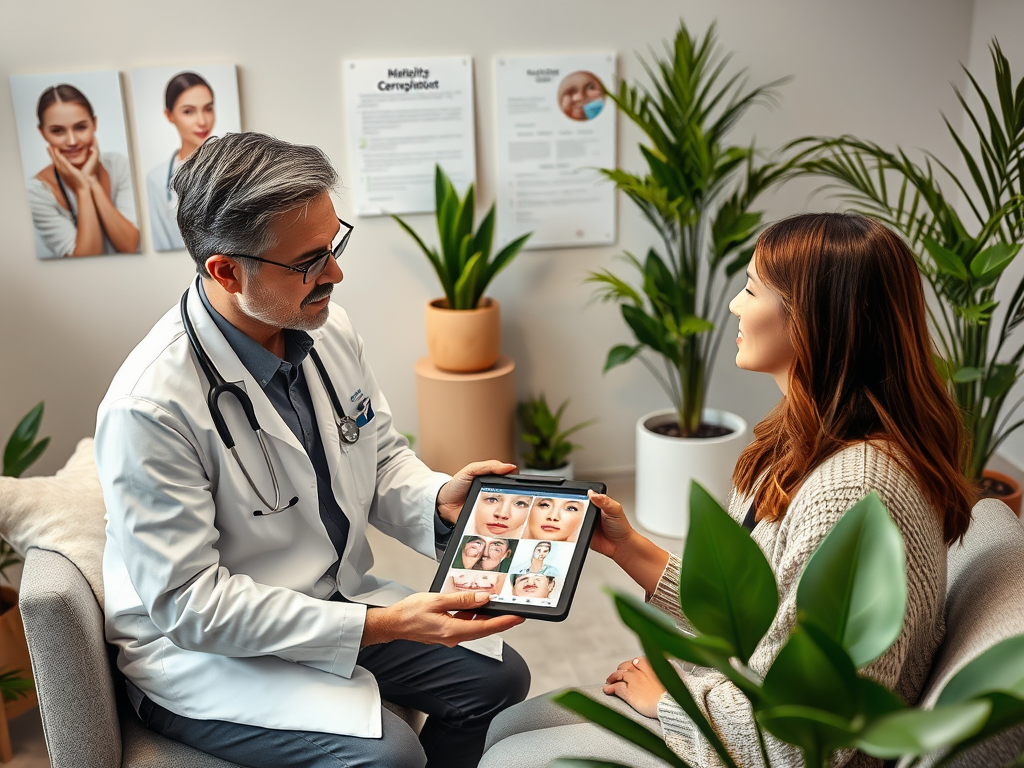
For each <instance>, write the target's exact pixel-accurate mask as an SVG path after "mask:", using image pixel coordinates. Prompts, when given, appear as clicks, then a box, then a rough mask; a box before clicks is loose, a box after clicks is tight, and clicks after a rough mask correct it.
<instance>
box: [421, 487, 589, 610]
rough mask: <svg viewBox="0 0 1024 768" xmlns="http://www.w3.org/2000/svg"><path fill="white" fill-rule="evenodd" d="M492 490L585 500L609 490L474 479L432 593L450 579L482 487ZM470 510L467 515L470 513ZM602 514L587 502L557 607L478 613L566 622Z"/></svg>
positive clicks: (499, 606) (492, 606) (505, 606)
mask: <svg viewBox="0 0 1024 768" xmlns="http://www.w3.org/2000/svg"><path fill="white" fill-rule="evenodd" d="M485 485H486V486H489V487H492V488H501V489H508V490H509V491H510V492H518V493H522V494H530V495H533V496H543V495H544V493H545V492H548V491H556V492H561V493H565V492H567V491H568V492H570V493H571V492H574V491H578V492H580V494H581V495H582V496H584V497H586V496H587V491H588V490H593V491H595V492H596V493H605V491H606V489H607V487H606V486H605V484H604V483H597V482H588V481H580V480H566V479H565V478H562V477H547V476H541V475H481V476H479V477H476V478H474V479H473V484H472V485H471V486H470V488H469V493H468V494H467V495H466V503H465V504H464V505H463V507H462V509H461V510H460V511H459V519H458V522H456V524H455V527H454V528H453V529H452V535H451V538H450V539H449V540H448V546H447V547H446V548H445V551H444V555H443V556H442V557H441V560H440V562H439V565H438V569H437V572H436V573H435V574H434V580H433V582H431V584H430V591H431V592H440V591H441V587H442V586H443V585H444V580H445V578H446V577H447V576H448V571H449V570H450V569H451V566H452V563H453V562H454V560H455V557H456V555H457V554H458V551H459V545H460V544H461V543H462V537H463V535H464V533H465V530H466V527H467V526H468V525H469V521H470V518H471V517H472V512H473V505H474V504H475V502H476V499H477V497H478V496H479V495H480V489H481V488H482V487H483V486H485ZM467 507H468V511H467ZM599 514H600V510H599V509H598V508H597V507H596V506H595V505H594V503H593V502H591V501H590V500H589V499H588V500H587V508H586V510H585V511H584V514H583V522H582V523H581V524H580V534H579V537H578V538H577V539H576V548H575V550H574V551H573V553H572V559H571V560H570V561H569V567H568V569H567V571H566V575H565V577H564V578H565V582H564V583H563V585H562V590H561V592H560V594H559V596H558V603H557V605H553V606H533V605H517V604H514V603H488V604H487V606H486V607H484V608H481V609H480V610H479V613H481V614H486V615H488V616H522V617H524V618H527V619H540V620H542V621H563V620H564V619H565V618H566V616H568V615H569V608H570V607H571V606H572V600H573V597H575V595H576V586H577V585H578V584H579V579H580V575H581V573H582V572H583V563H584V561H585V560H586V558H587V551H588V550H589V549H590V539H591V537H592V536H593V535H594V528H595V526H596V524H597V517H598V515H599Z"/></svg>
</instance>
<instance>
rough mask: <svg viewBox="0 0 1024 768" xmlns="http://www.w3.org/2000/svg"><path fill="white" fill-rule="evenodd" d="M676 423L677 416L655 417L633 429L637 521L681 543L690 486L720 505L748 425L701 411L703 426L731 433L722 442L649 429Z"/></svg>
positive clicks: (667, 413)
mask: <svg viewBox="0 0 1024 768" xmlns="http://www.w3.org/2000/svg"><path fill="white" fill-rule="evenodd" d="M674 421H676V412H675V410H666V411H655V412H654V413H648V414H647V415H646V416H641V417H640V419H639V420H638V421H637V423H636V516H637V521H638V522H639V523H640V525H641V526H643V527H644V528H646V529H647V530H649V531H651V532H653V533H658V534H661V535H662V536H671V537H673V538H683V537H685V536H686V531H687V528H688V527H689V524H690V481H691V480H696V481H697V482H698V483H700V484H701V485H703V486H704V487H705V488H706V489H707V490H708V492H709V493H710V494H711V495H712V496H714V497H715V498H717V499H718V500H719V501H720V502H722V504H723V505H724V504H725V502H726V501H727V500H728V496H729V492H730V491H731V490H732V471H733V468H734V467H735V466H736V460H737V459H738V458H739V456H740V453H741V452H742V451H743V449H744V448H745V447H746V445H747V422H746V421H744V420H743V419H741V418H740V417H739V416H737V415H736V414H734V413H729V412H728V411H720V410H717V409H715V408H705V409H704V418H703V421H704V422H705V423H707V424H717V425H720V426H723V427H728V428H730V429H732V433H731V434H729V435H724V436H723V437H709V438H691V437H666V436H665V435H659V434H658V433H657V432H652V431H651V429H650V428H651V427H654V426H658V425H659V424H666V423H668V422H674Z"/></svg>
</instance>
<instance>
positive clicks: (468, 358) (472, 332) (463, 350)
mask: <svg viewBox="0 0 1024 768" xmlns="http://www.w3.org/2000/svg"><path fill="white" fill-rule="evenodd" d="M427 351H428V352H429V353H430V361H431V362H432V363H433V364H434V365H435V366H437V367H438V368H440V369H441V370H442V371H453V372H455V373H475V372H477V371H486V370H487V369H488V368H490V367H491V366H492V365H494V363H495V362H496V361H497V360H498V355H499V353H500V352H501V311H500V308H499V306H498V302H496V301H495V300H494V299H488V298H486V297H485V298H483V299H480V304H479V306H478V307H477V308H476V309H448V301H447V300H446V299H434V300H433V301H431V302H428V303H427Z"/></svg>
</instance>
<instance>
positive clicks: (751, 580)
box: [551, 483, 1024, 768]
mask: <svg viewBox="0 0 1024 768" xmlns="http://www.w3.org/2000/svg"><path fill="white" fill-rule="evenodd" d="M690 515H691V519H690V530H689V535H688V536H687V539H686V548H685V550H684V552H683V560H682V567H681V569H680V577H679V591H680V595H681V597H682V601H681V605H683V606H685V610H686V614H685V615H686V618H687V619H688V620H689V622H690V624H691V625H692V627H693V629H694V630H696V633H697V634H696V635H695V636H690V635H687V634H684V633H683V632H681V631H680V630H679V629H678V628H677V627H676V626H675V624H674V623H673V621H672V619H671V618H670V617H668V616H667V615H665V614H664V613H662V612H661V611H659V610H658V609H656V608H654V607H652V606H650V605H647V604H645V603H644V602H642V601H641V600H639V599H637V598H635V597H633V596H631V595H627V594H624V593H617V592H616V593H613V596H614V600H615V605H616V608H617V609H618V611H619V615H620V616H621V617H622V620H623V621H624V622H625V623H626V625H627V626H628V627H629V628H630V629H632V630H633V631H634V632H635V633H636V635H637V637H638V638H639V640H640V644H641V646H642V647H643V650H644V653H646V654H647V657H648V660H649V661H650V662H651V666H652V667H653V669H654V671H655V673H656V674H657V676H658V679H659V680H661V682H662V684H664V686H665V688H666V689H667V690H668V692H669V694H670V695H671V696H672V697H673V698H674V699H675V701H676V702H677V703H678V704H679V706H680V707H681V708H682V709H683V711H685V712H686V714H687V715H688V716H689V717H690V719H691V720H692V721H693V722H694V724H695V725H696V727H697V728H698V729H699V730H700V732H701V734H702V735H703V736H704V738H705V739H707V741H708V742H709V743H710V744H711V746H712V747H713V748H714V750H715V751H716V752H717V754H718V756H719V758H720V759H721V761H722V763H723V764H724V765H725V766H727V768H738V766H737V764H736V762H735V760H734V759H733V758H732V756H731V755H730V754H729V752H728V751H727V750H726V748H725V746H724V745H723V743H722V741H721V739H720V738H719V737H718V735H717V733H716V732H715V730H714V729H713V728H712V726H711V724H710V723H709V722H708V720H707V718H706V717H705V716H704V714H703V712H702V710H701V709H700V707H699V706H698V705H697V703H696V702H695V701H694V699H693V697H692V696H691V695H690V692H689V690H688V689H687V687H686V686H685V684H684V683H683V681H682V680H681V679H680V677H679V675H678V673H677V672H676V669H675V667H673V666H672V665H671V664H670V663H669V659H671V658H675V659H680V660H682V661H687V662H691V663H693V664H697V665H700V666H704V667H712V668H714V669H717V670H718V671H719V672H721V673H722V674H723V675H725V676H726V677H727V678H728V679H729V680H731V681H732V682H733V683H735V685H736V686H737V687H738V688H739V689H740V691H742V692H743V694H744V695H745V696H746V697H747V698H748V699H749V701H750V704H751V707H752V710H753V715H754V725H755V728H756V732H757V735H758V743H759V746H760V753H761V762H760V763H759V764H763V765H764V766H770V765H771V762H770V761H769V757H768V750H767V748H766V746H765V744H766V742H765V736H764V734H765V733H766V732H767V733H770V734H772V735H773V736H775V737H776V738H778V739H780V740H781V741H783V742H786V743H788V744H792V745H794V746H796V747H797V748H798V749H799V750H800V752H801V753H802V754H803V760H804V765H806V766H808V768H819V767H824V766H828V765H829V764H830V759H831V756H832V754H833V753H834V752H835V751H836V750H839V749H845V748H856V749H859V750H861V751H862V752H865V753H867V754H869V755H872V756H875V757H880V758H884V759H893V758H902V761H901V763H900V765H901V766H902V767H904V768H910V766H914V765H917V764H918V763H919V762H920V761H921V759H922V758H923V757H924V756H926V755H929V754H931V753H934V752H936V751H939V750H945V753H944V754H943V756H942V757H941V758H940V763H939V764H940V765H942V764H946V763H947V762H949V761H951V760H953V759H954V758H956V757H957V756H958V755H960V754H962V753H963V752H964V751H965V750H966V749H969V748H970V747H972V746H973V745H975V744H977V743H978V742H980V741H983V740H984V739H986V738H988V737H990V736H993V735H995V734H996V733H999V732H1002V731H1004V730H1006V729H1007V728H1010V727H1012V726H1015V725H1017V724H1019V723H1024V635H1022V636H1018V637H1012V638H1009V639H1007V640H1004V641H1002V642H1000V643H998V644H996V645H994V646H993V647H992V648H990V649H988V650H987V651H985V652H984V653H982V654H981V655H979V656H978V657H976V658H975V659H974V660H973V661H971V662H970V663H969V664H968V665H967V666H965V667H964V668H963V669H961V670H960V671H959V672H957V673H956V674H955V675H954V676H953V677H952V679H950V681H949V682H948V683H947V684H946V686H945V688H944V689H943V690H942V692H941V694H940V696H939V698H938V701H937V703H936V704H935V707H934V708H933V709H915V708H910V707H908V706H907V705H906V703H905V702H903V701H902V700H901V699H900V698H899V697H898V696H897V695H896V694H894V693H892V692H890V691H889V690H887V689H886V688H884V687H883V686H881V685H880V684H879V683H877V682H875V681H874V680H872V679H870V678H868V677H865V676H863V675H861V674H859V673H858V670H859V669H862V668H863V667H864V666H866V665H867V664H869V663H870V662H871V661H873V660H874V659H876V658H878V657H879V656H881V655H882V654H883V653H884V652H885V651H886V650H887V649H888V648H889V646H890V645H891V644H892V643H893V642H895V640H896V638H897V637H898V635H899V633H900V630H901V628H902V624H903V615H904V611H905V608H906V599H907V587H906V574H905V562H904V550H903V539H902V538H901V536H900V533H899V529H897V528H896V525H895V523H893V522H892V520H891V519H890V517H889V514H888V512H887V511H886V509H885V506H884V505H883V504H882V502H881V500H880V499H879V498H878V496H876V495H875V494H873V493H872V494H869V495H868V496H866V497H865V498H864V499H862V500H861V501H859V502H858V503H857V504H856V505H854V506H853V507H852V508H851V509H850V510H849V511H848V512H846V513H845V514H844V515H843V517H842V518H841V519H840V520H839V522H838V523H836V525H835V526H834V527H833V529H832V530H831V531H830V532H829V534H828V535H827V536H826V537H825V539H824V540H823V541H822V543H821V545H820V546H819V548H818V550H817V551H816V552H815V553H814V555H813V556H812V557H811V559H810V560H809V561H808V563H807V565H806V567H805V568H804V571H803V574H802V575H801V577H800V581H799V583H798V586H797V596H796V600H797V621H796V625H795V626H794V628H793V630H792V631H791V633H790V636H789V638H788V640H787V642H786V644H785V645H784V646H783V647H782V650H781V651H780V652H779V654H778V656H777V657H776V658H775V660H774V662H773V663H772V665H771V667H770V668H769V669H768V671H767V672H766V674H765V675H764V677H763V678H762V677H761V676H759V675H758V674H757V673H756V672H754V670H752V669H750V668H749V667H748V666H747V664H748V662H749V660H750V656H751V654H752V653H753V651H754V648H755V647H756V646H757V644H758V643H759V642H760V640H761V638H762V637H763V636H764V634H765V633H766V632H767V631H768V629H769V627H770V626H771V623H772V621H773V620H774V618H775V614H776V611H777V610H778V591H777V587H776V584H775V579H774V576H773V574H772V571H771V567H770V566H769V565H768V561H767V560H766V559H765V557H764V555H763V554H762V553H761V550H760V548H759V547H758V546H757V544H756V543H755V542H754V541H753V539H751V538H750V535H749V533H748V532H747V531H746V530H745V529H744V528H742V527H741V526H739V525H738V524H737V523H736V522H735V521H734V520H733V519H732V518H731V517H729V515H728V513H727V512H726V511H725V510H723V509H722V508H721V507H720V506H719V505H718V503H717V502H716V501H715V500H714V499H713V498H712V497H711V496H710V495H709V494H708V493H707V492H706V491H705V490H704V489H703V488H701V487H700V486H699V485H698V484H696V483H694V485H693V488H692V491H691V494H690ZM555 701H557V702H558V703H560V704H561V705H563V706H565V707H567V708H568V709H571V710H573V711H575V712H577V713H579V714H580V715H582V716H583V717H585V718H587V719H588V720H591V721H593V722H595V723H597V724H598V725H600V726H602V727H604V728H607V729H608V730H610V731H612V732H613V733H616V734H618V735H619V736H622V737H623V738H625V739H627V740H629V741H631V742H632V743H634V744H636V745H637V746H638V747H640V748H642V749H644V750H646V751H647V752H650V753H651V754H653V755H656V756H657V757H659V758H661V759H662V760H664V761H665V762H667V763H668V764H669V765H673V766H677V767H678V768H688V764H687V763H686V762H685V761H684V760H683V759H682V758H680V757H679V756H678V755H676V754H675V753H673V752H672V751H671V750H670V749H669V748H668V746H667V745H666V744H665V743H664V741H663V740H662V738H661V737H660V736H658V735H657V734H655V733H653V732H652V731H649V730H648V729H646V728H644V727H643V726H642V725H640V724H638V723H636V722H634V721H633V720H630V719H629V718H627V717H626V716H624V715H622V714H620V713H618V712H616V711H615V710H613V709H611V708H609V707H607V706H605V705H604V704H602V703H600V702H598V701H595V700H593V699H590V698H588V697H587V696H585V695H584V694H582V693H581V692H579V691H567V692H565V693H563V694H559V695H558V696H556V697H555ZM551 765H552V766H556V765H557V766H562V768H568V766H584V765H591V766H597V765H603V766H612V765H617V764H616V763H609V762H602V761H580V760H575V761H555V762H553V763H552V764H551Z"/></svg>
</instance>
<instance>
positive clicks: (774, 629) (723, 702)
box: [650, 443, 946, 768]
mask: <svg viewBox="0 0 1024 768" xmlns="http://www.w3.org/2000/svg"><path fill="white" fill-rule="evenodd" d="M871 491H875V492H876V493H878V495H879V497H881V499H882V501H883V502H884V503H885V506H886V507H887V508H888V510H889V514H890V515H891V517H892V519H893V520H894V521H895V523H896V525H897V527H898V528H899V530H900V533H901V534H902V535H903V541H904V545H905V548H906V557H907V613H906V617H905V619H904V622H903V629H902V631H901V633H900V635H899V637H898V638H897V640H896V642H895V643H894V644H893V645H892V647H891V648H889V650H888V651H886V652H885V653H884V654H882V656H880V657H879V658H878V659H876V660H875V661H873V662H872V663H871V664H869V665H868V666H867V667H866V668H865V669H864V670H863V674H866V675H868V676H869V677H871V678H873V679H875V680H877V681H878V682H880V683H881V684H883V685H885V686H886V687H887V688H889V689H891V690H894V691H896V692H897V693H898V694H899V695H900V696H902V697H903V698H904V699H906V700H907V701H908V702H909V703H911V704H914V703H916V701H917V699H918V697H919V696H920V693H921V689H922V687H923V686H924V683H925V679H926V678H927V676H928V671H929V668H930V666H931V662H932V657H933V655H934V654H935V651H936V649H937V648H938V646H939V644H940V643H941V642H942V638H943V636H944V635H945V619H944V614H945V611H944V607H945V595H946V545H945V543H944V540H943V535H942V525H941V523H940V522H939V519H938V515H937V513H936V512H935V510H934V509H933V508H932V506H931V504H930V503H929V502H928V500H927V498H926V497H925V496H924V494H923V493H922V492H921V490H920V488H919V487H918V485H917V483H916V482H915V481H914V480H913V478H912V477H910V476H909V475H908V474H907V473H906V472H905V471H904V470H903V469H902V468H900V466H899V465H898V464H897V463H896V461H895V460H894V459H893V458H892V457H891V456H889V455H888V454H886V453H885V452H884V451H882V450H880V449H879V448H877V447H875V446H874V445H872V444H870V443H858V444H856V445H853V446H850V447H849V448H846V449H844V450H842V451H840V452H839V453H837V454H835V455H834V456H832V457H831V458H829V459H828V460H826V461H825V462H823V463H822V464H821V465H820V466H818V467H817V468H816V469H815V470H814V471H813V472H811V474H810V475H809V476H808V478H807V479H806V481H805V482H804V484H803V485H802V486H801V487H800V489H799V490H798V491H797V493H796V495H795V496H794V497H793V500H792V501H791V502H790V504H789V507H788V509H787V511H786V514H785V516H784V517H783V518H782V520H780V521H774V522H769V521H767V520H762V521H761V522H759V523H758V524H757V525H756V527H755V528H754V530H753V532H752V533H751V536H752V538H753V539H754V541H755V542H757V544H758V546H760V548H761V551H762V552H764V555H765V557H766V558H767V559H768V562H769V563H770V564H771V568H772V571H773V572H774V574H775V579H776V581H777V583H778V587H779V611H778V614H777V615H776V617H775V621H774V622H773V623H772V625H771V627H770V628H769V630H768V632H767V634H766V635H765V636H764V638H763V639H762V640H761V642H760V644H759V645H758V646H757V648H756V650H755V651H754V654H753V656H751V658H750V662H749V666H750V667H751V669H753V670H754V671H755V672H756V673H758V674H759V675H761V676H764V675H765V673H766V672H767V671H768V669H769V667H771V664H772V662H773V660H774V659H775V657H776V656H777V655H778V653H779V651H780V650H781V649H782V646H783V645H785V643H786V640H787V638H788V637H789V633H790V630H792V628H793V626H794V624H795V623H796V592H797V584H798V582H799V579H800V574H801V572H802V571H803V568H804V565H806V563H807V561H808V559H810V557H811V555H812V554H813V553H814V551H815V550H816V549H817V548H818V545H819V544H820V543H821V541H822V539H824V538H825V535H826V534H827V533H828V532H829V530H830V529H831V528H832V526H833V525H835V523H836V522H837V521H838V520H839V518H840V517H842V515H843V513H844V512H846V510H848V509H849V508H850V507H852V506H853V505H854V504H855V503H856V502H857V501H859V500H860V499H861V498H863V497H864V496H866V495H867V494H868V493H870V492H871ZM750 503H751V500H750V498H749V497H748V498H743V497H740V496H739V494H736V493H734V494H733V498H732V501H731V503H730V505H729V514H730V515H732V517H733V518H735V519H736V520H737V521H740V520H742V519H743V517H744V515H745V514H746V511H747V508H748V507H749V505H750ZM679 565H680V559H679V558H678V557H676V556H674V555H673V556H672V557H671V558H670V559H669V562H668V565H667V566H666V568H665V571H664V573H663V574H662V576H661V580H660V581H659V583H658V587H657V589H656V591H655V592H654V594H653V595H652V596H651V599H650V602H651V604H652V605H655V606H657V607H658V608H660V609H662V610H664V611H666V612H667V613H669V614H671V615H672V616H674V617H675V618H676V620H677V621H678V623H679V625H680V626H681V627H684V628H685V627H686V626H687V624H686V620H685V618H684V617H683V616H682V613H681V612H680V605H679ZM684 599H685V598H684ZM684 607H685V606H684ZM683 680H684V681H685V683H686V685H687V688H688V689H689V690H690V692H691V693H692V694H693V697H694V700H695V701H696V702H697V704H698V705H699V706H700V708H701V709H702V710H703V712H704V714H705V715H706V716H707V718H708V720H709V721H710V723H711V724H712V726H713V727H714V729H715V732H716V733H717V734H718V736H719V737H720V738H721V740H722V742H723V744H725V746H726V749H728V750H729V753H730V754H731V755H732V756H733V757H734V759H735V760H736V762H737V764H738V765H741V766H744V767H745V768H746V767H747V766H751V767H752V766H762V765H763V763H762V760H761V757H760V750H759V749H758V744H757V736H756V733H755V729H754V722H753V714H752V711H751V708H750V704H749V702H748V701H747V699H746V697H745V696H744V695H743V694H742V693H741V692H740V690H739V689H738V688H737V687H736V686H735V685H733V684H732V683H731V682H729V680H728V679H727V678H726V677H725V676H724V675H722V674H721V673H720V672H717V671H715V670H711V669H704V668H700V667H698V668H696V669H695V670H694V671H692V672H690V673H687V674H684V675H683ZM658 717H659V719H660V720H661V724H662V728H663V731H664V734H665V740H666V742H667V743H668V745H669V747H671V749H672V750H673V751H674V752H676V753H677V754H678V755H679V756H680V757H682V758H683V759H684V760H686V761H687V762H689V763H690V764H691V765H693V766H697V767H699V768H711V767H712V766H714V767H715V768H717V766H720V765H721V762H720V761H719V759H718V756H717V755H716V754H715V752H714V750H713V749H712V747H711V745H710V744H709V743H708V741H707V740H706V739H705V738H704V737H703V736H702V735H701V734H700V732H699V731H698V730H697V728H696V726H695V725H694V724H693V721H692V720H690V718H689V717H687V716H686V714H685V713H684V712H683V710H682V709H681V708H680V707H679V705H678V704H676V702H675V701H674V700H673V699H672V698H671V697H670V696H669V695H668V694H665V695H664V696H663V697H662V699H661V702H660V704H659V706H658ZM766 742H767V748H768V756H769V759H770V760H771V763H772V766H800V765H802V764H803V762H802V759H801V757H800V753H799V751H798V750H797V749H796V748H794V747H791V746H789V745H787V744H785V743H783V742H781V741H779V740H777V739H775V738H774V737H772V736H771V735H770V734H766ZM844 765H845V766H849V767H850V768H853V767H854V766H856V767H857V768H861V767H862V766H880V765H881V761H880V760H876V759H874V758H870V757H868V756H867V755H864V754H862V753H859V752H855V751H852V750H847V751H843V752H840V753H837V755H836V756H835V758H834V759H833V766H844Z"/></svg>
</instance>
